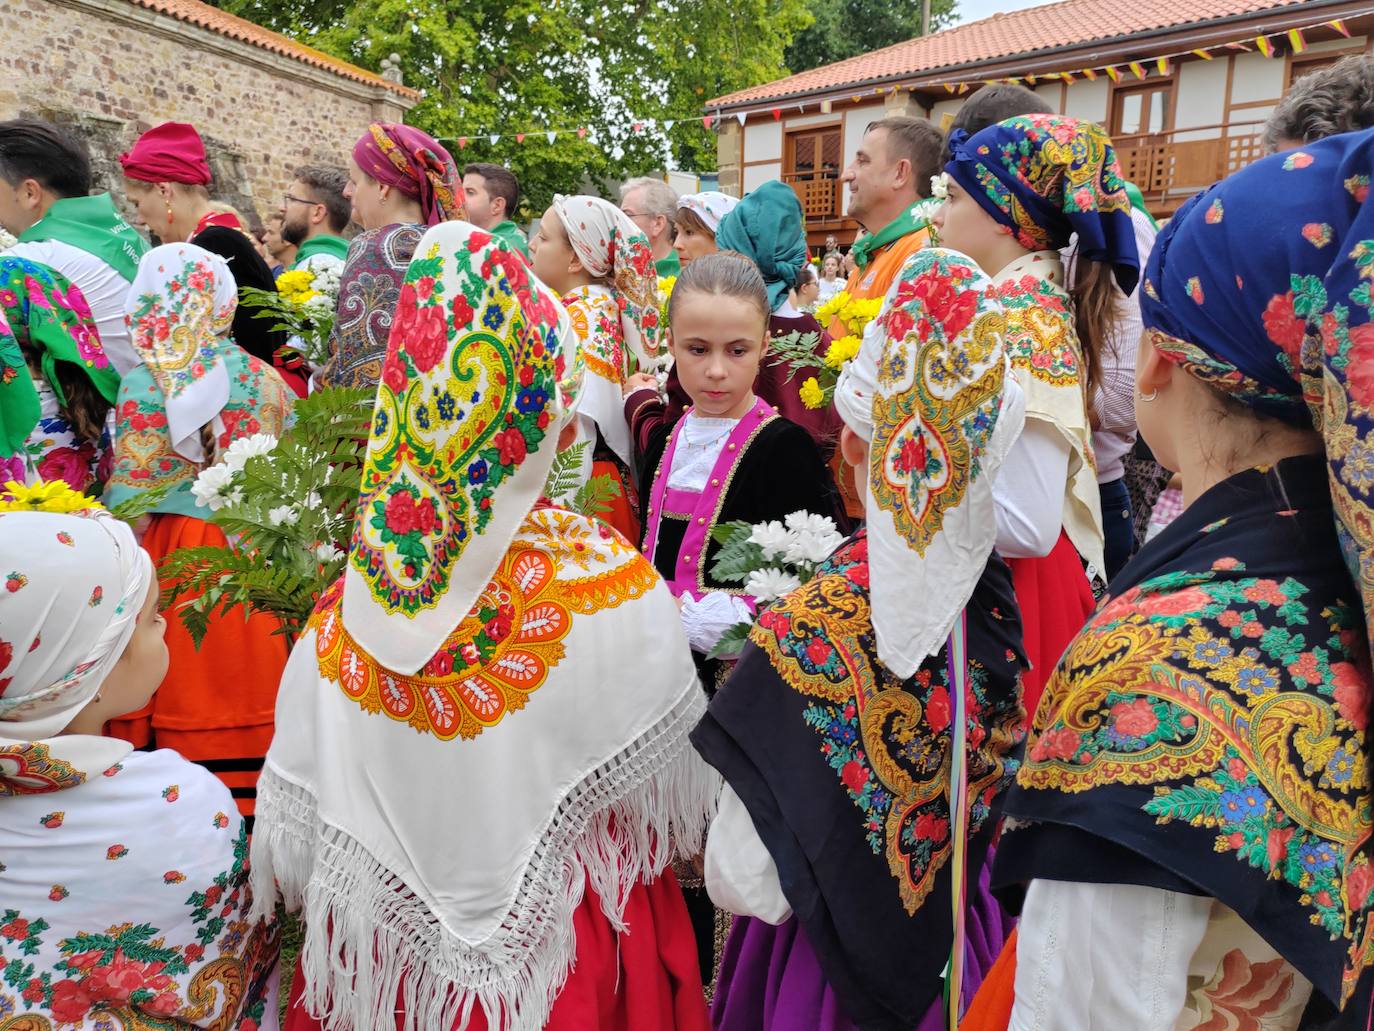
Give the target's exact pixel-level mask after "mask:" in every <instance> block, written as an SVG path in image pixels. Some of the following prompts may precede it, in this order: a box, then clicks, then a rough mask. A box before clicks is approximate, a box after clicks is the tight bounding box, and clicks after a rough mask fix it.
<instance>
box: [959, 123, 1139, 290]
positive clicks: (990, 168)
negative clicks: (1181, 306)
mask: <svg viewBox="0 0 1374 1031" xmlns="http://www.w3.org/2000/svg"><path fill="white" fill-rule="evenodd" d="M949 146H950V152H951V160H950V162H949V164H947V165H946V166H945V170H946V171H947V172H948V173H949V174H950V175H951V176H953V177H954V179H955V180H956V181H957V182H958V183H959V185H960V186H962V187H963V188H964V189H965V190H966V191H967V192H968V194H969V196H971V197H972V198H973V199H974V200H976V201H977V202H978V204H979V205H980V206H981V207H982V208H983V210H985V211H986V212H987V213H988V214H989V215H991V216H992V217H993V218H994V219H995V220H996V221H997V222H998V223H1000V224H1001V225H1003V226H1005V227H1006V229H1007V231H1008V232H1010V233H1011V234H1012V235H1013V236H1014V237H1015V239H1016V242H1017V243H1019V244H1020V245H1021V246H1022V247H1024V248H1026V250H1028V251H1048V250H1055V251H1057V250H1060V249H1062V248H1063V247H1066V246H1067V245H1068V243H1069V240H1070V238H1071V237H1072V236H1073V235H1074V234H1077V236H1078V252H1077V253H1078V254H1079V256H1080V257H1082V258H1086V259H1088V260H1090V261H1102V262H1106V263H1108V264H1110V265H1112V267H1113V269H1114V270H1115V273H1116V278H1117V282H1118V284H1119V285H1120V286H1121V289H1122V291H1123V292H1124V293H1127V294H1129V293H1130V292H1131V291H1132V290H1134V289H1135V284H1136V282H1137V281H1138V279H1139V277H1140V266H1141V264H1142V261H1143V257H1142V256H1141V255H1140V254H1139V253H1138V252H1137V250H1136V245H1135V230H1134V228H1133V227H1132V224H1131V200H1130V197H1129V196H1128V195H1127V193H1126V181H1125V180H1124V179H1123V178H1122V177H1121V166H1120V165H1119V164H1118V163H1117V159H1116V151H1115V150H1114V149H1113V147H1112V141H1111V139H1110V138H1109V137H1108V136H1107V134H1106V133H1105V132H1104V131H1103V130H1102V127H1101V126H1098V125H1095V124H1093V123H1092V122H1085V121H1079V120H1078V119H1076V118H1068V117H1065V116H1064V115H1049V114H1036V115H1019V116H1017V117H1014V118H1008V119H1006V120H1004V121H1002V122H999V123H997V124H996V125H990V126H988V127H987V128H986V129H983V130H982V131H980V132H978V133H977V134H975V135H974V136H972V137H970V136H969V135H968V134H967V133H966V132H964V131H963V130H961V129H956V130H955V131H953V132H952V133H950V139H949Z"/></svg>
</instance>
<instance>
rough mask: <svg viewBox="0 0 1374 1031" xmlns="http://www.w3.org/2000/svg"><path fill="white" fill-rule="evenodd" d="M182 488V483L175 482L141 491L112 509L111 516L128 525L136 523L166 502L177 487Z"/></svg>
mask: <svg viewBox="0 0 1374 1031" xmlns="http://www.w3.org/2000/svg"><path fill="white" fill-rule="evenodd" d="M180 486H181V481H179V480H175V481H172V482H170V483H164V484H162V485H161V486H158V487H153V488H151V489H150V490H141V491H139V492H138V493H137V494H135V495H134V496H133V497H130V498H126V499H125V500H124V501H122V502H120V503H119V504H118V505H115V507H114V508H112V509H110V514H111V515H113V516H114V517H115V518H116V519H122V520H124V522H126V523H135V522H137V521H138V520H139V519H140V518H141V517H143V516H145V515H147V514H148V513H149V512H151V511H152V510H153V509H155V508H157V506H158V505H160V504H162V502H163V501H165V500H166V498H167V495H168V494H170V493H171V492H172V491H173V490H175V489H176V488H177V487H180Z"/></svg>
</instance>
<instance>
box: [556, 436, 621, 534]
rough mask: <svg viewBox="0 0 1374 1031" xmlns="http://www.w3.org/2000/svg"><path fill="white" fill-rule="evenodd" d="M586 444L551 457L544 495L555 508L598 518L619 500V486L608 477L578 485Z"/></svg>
mask: <svg viewBox="0 0 1374 1031" xmlns="http://www.w3.org/2000/svg"><path fill="white" fill-rule="evenodd" d="M590 447H591V442H590V441H585V440H584V441H582V443H580V444H574V445H573V446H572V447H569V448H564V449H563V450H561V451H559V452H558V453H557V454H556V455H554V456H553V466H552V468H550V469H549V478H548V480H547V482H546V484H545V487H544V496H545V497H547V498H548V499H549V500H550V501H552V502H554V504H556V505H561V506H562V507H563V508H566V509H569V510H571V511H573V512H579V513H581V514H582V515H584V516H587V517H589V518H593V519H599V518H601V517H602V516H604V515H605V514H606V513H608V512H609V511H610V510H611V508H612V507H613V506H614V505H615V503H616V501H617V499H619V497H620V484H619V483H617V482H616V480H615V477H613V476H608V475H601V476H592V477H590V478H588V480H587V482H586V483H583V482H582V467H583V463H584V462H586V461H587V449H588V448H590Z"/></svg>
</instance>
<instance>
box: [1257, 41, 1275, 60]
mask: <svg viewBox="0 0 1374 1031" xmlns="http://www.w3.org/2000/svg"><path fill="white" fill-rule="evenodd" d="M1255 46H1256V48H1258V50H1259V52H1260V53H1261V54H1263V55H1264V56H1265V57H1273V56H1274V44H1273V43H1270V42H1269V37H1268V36H1256V37H1255Z"/></svg>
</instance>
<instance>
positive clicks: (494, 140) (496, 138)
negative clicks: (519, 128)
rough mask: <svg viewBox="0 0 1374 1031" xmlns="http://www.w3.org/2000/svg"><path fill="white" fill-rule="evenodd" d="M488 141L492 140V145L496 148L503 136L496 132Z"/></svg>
mask: <svg viewBox="0 0 1374 1031" xmlns="http://www.w3.org/2000/svg"><path fill="white" fill-rule="evenodd" d="M487 139H489V140H491V145H492V146H493V147H494V146H496V144H497V143H498V142H500V139H501V134H500V133H499V132H494V133H492V134H491V135H490V136H488V137H487Z"/></svg>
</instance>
